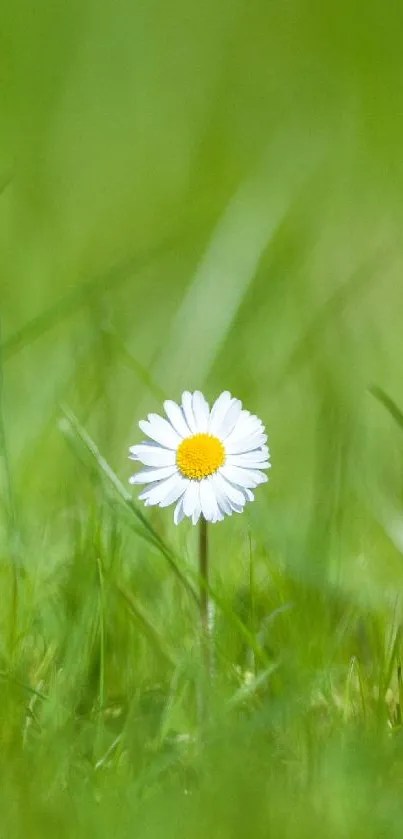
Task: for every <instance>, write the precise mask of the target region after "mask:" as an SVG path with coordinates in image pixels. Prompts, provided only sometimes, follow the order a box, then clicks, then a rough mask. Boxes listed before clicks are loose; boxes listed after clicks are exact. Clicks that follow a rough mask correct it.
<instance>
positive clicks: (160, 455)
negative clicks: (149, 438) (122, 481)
mask: <svg viewBox="0 0 403 839" xmlns="http://www.w3.org/2000/svg"><path fill="white" fill-rule="evenodd" d="M130 453H131V459H132V460H139V461H140V463H144V466H174V465H175V452H173V451H172V449H163V448H162V446H153V445H152V443H150V444H148V443H139V444H138V446H131V448H130Z"/></svg>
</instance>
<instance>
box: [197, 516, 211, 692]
mask: <svg viewBox="0 0 403 839" xmlns="http://www.w3.org/2000/svg"><path fill="white" fill-rule="evenodd" d="M208 570H209V568H208V538H207V521H206V519H205V518H204V516H201V518H200V527H199V574H200V620H201V639H202V647H203V652H204V660H205V666H206V676H207V678H209V676H210V643H209V622H208Z"/></svg>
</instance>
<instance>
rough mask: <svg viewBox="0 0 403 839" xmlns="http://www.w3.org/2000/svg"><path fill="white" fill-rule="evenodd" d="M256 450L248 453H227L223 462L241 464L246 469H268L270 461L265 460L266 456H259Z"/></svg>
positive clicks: (234, 464)
mask: <svg viewBox="0 0 403 839" xmlns="http://www.w3.org/2000/svg"><path fill="white" fill-rule="evenodd" d="M258 451H259V449H257V450H256V452H251V453H250V454H249V453H245V454H228V455H227V457H226V460H225V463H226V464H229V465H231V466H243V467H244V468H246V469H269V468H270V461H269V460H267V456H266V455H260V456H259V455H258Z"/></svg>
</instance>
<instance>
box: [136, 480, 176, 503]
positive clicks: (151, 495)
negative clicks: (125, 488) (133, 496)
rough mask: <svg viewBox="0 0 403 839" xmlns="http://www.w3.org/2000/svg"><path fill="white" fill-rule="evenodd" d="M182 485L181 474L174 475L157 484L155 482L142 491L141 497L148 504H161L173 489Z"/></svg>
mask: <svg viewBox="0 0 403 839" xmlns="http://www.w3.org/2000/svg"><path fill="white" fill-rule="evenodd" d="M180 486H181V477H180V475H172V477H171V478H167V479H166V480H165V481H159V482H158V483H157V484H153V485H152V486H151V487H147V489H144V490H143V491H142V492H141V493H140V495H139V499H140V501H146V502H147V506H153V505H154V504H160V503H161V501H164V499H165V498H167V497H168V496H169V495H170V494H171V493H172V490H174V489H177V488H178V487H180Z"/></svg>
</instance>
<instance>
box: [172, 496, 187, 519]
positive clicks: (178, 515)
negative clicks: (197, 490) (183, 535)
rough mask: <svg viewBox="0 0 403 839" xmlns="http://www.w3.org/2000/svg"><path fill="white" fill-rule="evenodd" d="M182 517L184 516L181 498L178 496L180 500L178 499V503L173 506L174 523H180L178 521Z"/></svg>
mask: <svg viewBox="0 0 403 839" xmlns="http://www.w3.org/2000/svg"><path fill="white" fill-rule="evenodd" d="M184 518H185V514H184V512H183V500H182V498H180V500H179V501H178V503H177V505H176V507H175V512H174V522H175V524H180V522H181V521H182V519H184Z"/></svg>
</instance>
